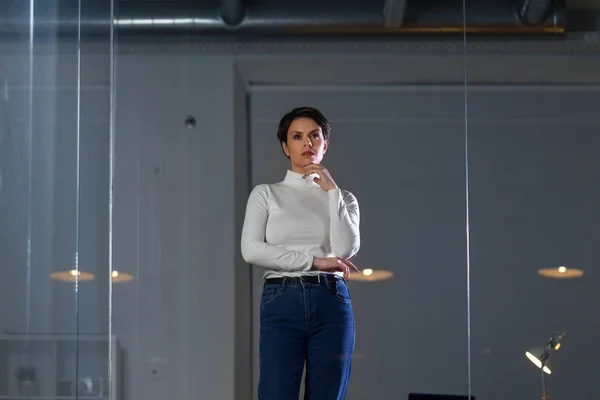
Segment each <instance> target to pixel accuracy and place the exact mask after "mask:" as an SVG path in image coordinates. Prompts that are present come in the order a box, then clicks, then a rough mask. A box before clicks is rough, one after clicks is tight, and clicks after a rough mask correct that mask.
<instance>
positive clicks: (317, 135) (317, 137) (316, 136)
mask: <svg viewBox="0 0 600 400" xmlns="http://www.w3.org/2000/svg"><path fill="white" fill-rule="evenodd" d="M313 137H314V138H315V139H319V138H320V137H321V134H320V133H314V134H313Z"/></svg>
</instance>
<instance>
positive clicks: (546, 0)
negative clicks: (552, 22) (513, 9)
mask: <svg viewBox="0 0 600 400" xmlns="http://www.w3.org/2000/svg"><path fill="white" fill-rule="evenodd" d="M553 3H554V0H522V1H521V6H520V7H519V13H518V15H519V19H520V20H521V22H523V24H525V25H527V26H535V25H538V24H540V23H542V22H543V21H545V20H546V19H548V16H549V15H550V13H551V12H552V9H553V7H554V4H553Z"/></svg>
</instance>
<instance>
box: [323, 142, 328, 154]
mask: <svg viewBox="0 0 600 400" xmlns="http://www.w3.org/2000/svg"><path fill="white" fill-rule="evenodd" d="M328 147H329V139H327V140H326V141H325V143H323V154H325V153H327V148H328Z"/></svg>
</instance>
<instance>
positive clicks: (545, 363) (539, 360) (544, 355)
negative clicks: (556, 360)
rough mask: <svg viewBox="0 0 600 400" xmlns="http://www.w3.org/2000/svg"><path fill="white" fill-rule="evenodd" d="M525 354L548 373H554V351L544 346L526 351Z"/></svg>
mask: <svg viewBox="0 0 600 400" xmlns="http://www.w3.org/2000/svg"><path fill="white" fill-rule="evenodd" d="M525 355H526V356H527V358H528V359H529V361H531V362H532V363H533V364H534V365H535V366H536V367H538V368H542V369H543V371H544V372H545V373H547V374H548V375H550V374H551V373H552V362H553V357H552V355H553V352H550V351H548V350H547V349H544V348H543V347H536V348H533V349H530V350H528V351H526V352H525Z"/></svg>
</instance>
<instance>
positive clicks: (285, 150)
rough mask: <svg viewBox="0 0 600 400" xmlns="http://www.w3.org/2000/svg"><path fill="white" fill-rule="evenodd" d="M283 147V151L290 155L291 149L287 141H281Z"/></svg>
mask: <svg viewBox="0 0 600 400" xmlns="http://www.w3.org/2000/svg"><path fill="white" fill-rule="evenodd" d="M281 148H282V149H283V152H284V153H285V155H286V156H288V157H289V156H290V150H289V149H288V147H287V143H285V142H281Z"/></svg>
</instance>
